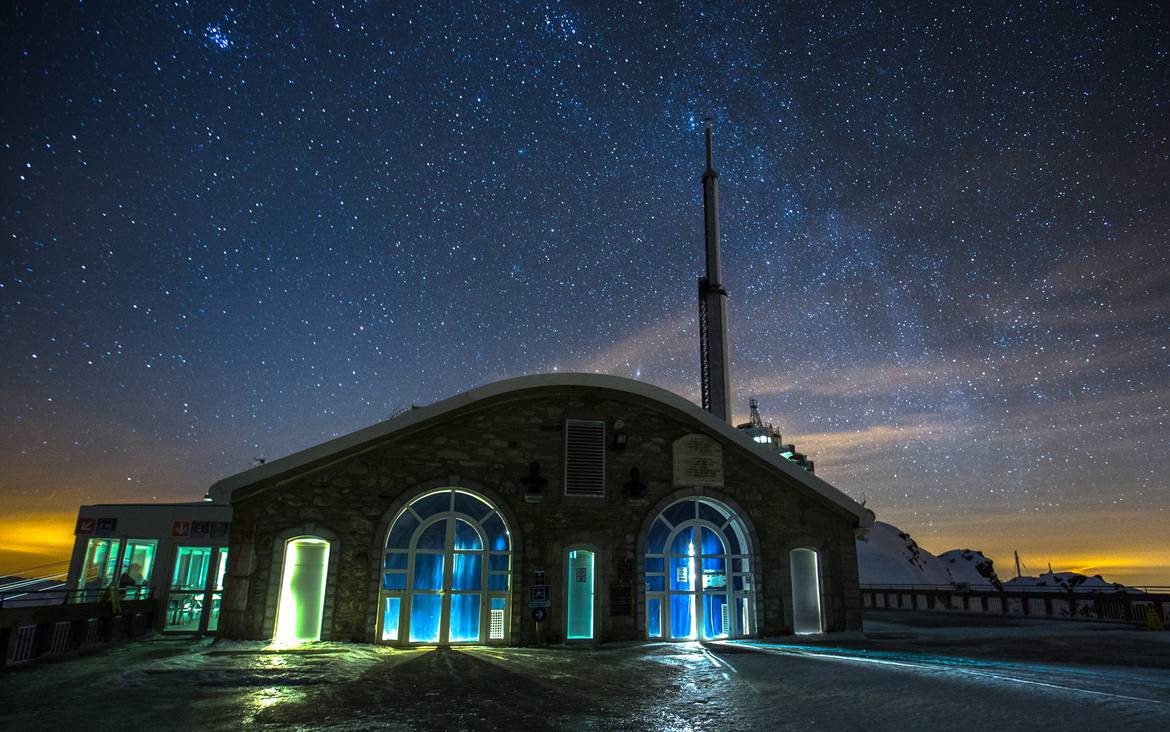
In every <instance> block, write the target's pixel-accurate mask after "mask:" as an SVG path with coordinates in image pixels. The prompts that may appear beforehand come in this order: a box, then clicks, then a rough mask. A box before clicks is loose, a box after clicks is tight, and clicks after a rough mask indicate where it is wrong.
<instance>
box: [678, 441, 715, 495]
mask: <svg viewBox="0 0 1170 732" xmlns="http://www.w3.org/2000/svg"><path fill="white" fill-rule="evenodd" d="M671 452H672V453H673V455H674V484H675V485H676V486H703V487H710V488H722V487H723V447H722V446H720V444H719V443H718V442H716V441H715V440H712V439H711V438H710V437H707V436H706V435H698V434H695V435H683V436H682V437H680V438H678V439H677V440H675V441H674V444H673V445H672V446H671Z"/></svg>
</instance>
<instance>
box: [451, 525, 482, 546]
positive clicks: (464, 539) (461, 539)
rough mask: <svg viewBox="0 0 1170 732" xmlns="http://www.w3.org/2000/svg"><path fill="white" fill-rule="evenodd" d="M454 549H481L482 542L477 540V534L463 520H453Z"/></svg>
mask: <svg viewBox="0 0 1170 732" xmlns="http://www.w3.org/2000/svg"><path fill="white" fill-rule="evenodd" d="M455 548H456V549H483V541H482V540H480V538H479V532H478V531H476V530H475V529H473V528H472V527H471V524H469V523H467V522H466V521H464V520H463V519H456V520H455Z"/></svg>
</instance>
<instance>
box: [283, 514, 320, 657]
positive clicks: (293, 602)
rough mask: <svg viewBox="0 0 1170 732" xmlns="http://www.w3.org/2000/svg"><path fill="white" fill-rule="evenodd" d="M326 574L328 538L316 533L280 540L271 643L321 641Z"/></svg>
mask: <svg viewBox="0 0 1170 732" xmlns="http://www.w3.org/2000/svg"><path fill="white" fill-rule="evenodd" d="M328 573H329V542H328V541H326V540H325V539H322V538H321V537H319V536H297V537H294V538H292V539H289V540H288V541H286V542H285V543H284V563H283V569H282V570H281V573H280V600H279V603H278V605H277V608H276V629H275V631H274V632H273V634H272V639H273V640H274V641H275V642H277V643H290V644H295V643H307V642H310V641H318V640H321V618H322V615H323V613H324V609H325V583H326V580H327V578H328Z"/></svg>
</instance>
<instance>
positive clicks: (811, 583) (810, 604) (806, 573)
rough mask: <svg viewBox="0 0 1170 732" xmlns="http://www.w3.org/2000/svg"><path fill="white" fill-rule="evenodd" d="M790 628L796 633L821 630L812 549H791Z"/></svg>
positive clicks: (817, 588) (817, 571)
mask: <svg viewBox="0 0 1170 732" xmlns="http://www.w3.org/2000/svg"><path fill="white" fill-rule="evenodd" d="M789 558H790V559H791V561H790V564H791V566H792V626H793V627H792V629H793V631H795V632H796V633H797V634H798V635H804V634H809V633H820V632H821V582H820V577H819V574H820V572H819V567H818V566H817V553H816V552H815V551H813V550H812V549H793V550H792V553H791V554H790V555H789Z"/></svg>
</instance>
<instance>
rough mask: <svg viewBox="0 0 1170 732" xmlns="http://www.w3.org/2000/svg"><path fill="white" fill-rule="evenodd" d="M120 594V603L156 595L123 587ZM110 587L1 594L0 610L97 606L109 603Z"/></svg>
mask: <svg viewBox="0 0 1170 732" xmlns="http://www.w3.org/2000/svg"><path fill="white" fill-rule="evenodd" d="M117 592H118V599H119V601H123V600H149V599H150V598H151V597H152V596H153V593H154V588H152V587H123V588H121V589H119V590H117ZM109 593H110V588H109V587H90V588H87V589H81V590H77V589H74V590H60V589H46V590H16V591H9V592H0V608H5V607H34V606H42V605H70V604H78V605H84V604H97V603H102V602H109Z"/></svg>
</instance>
